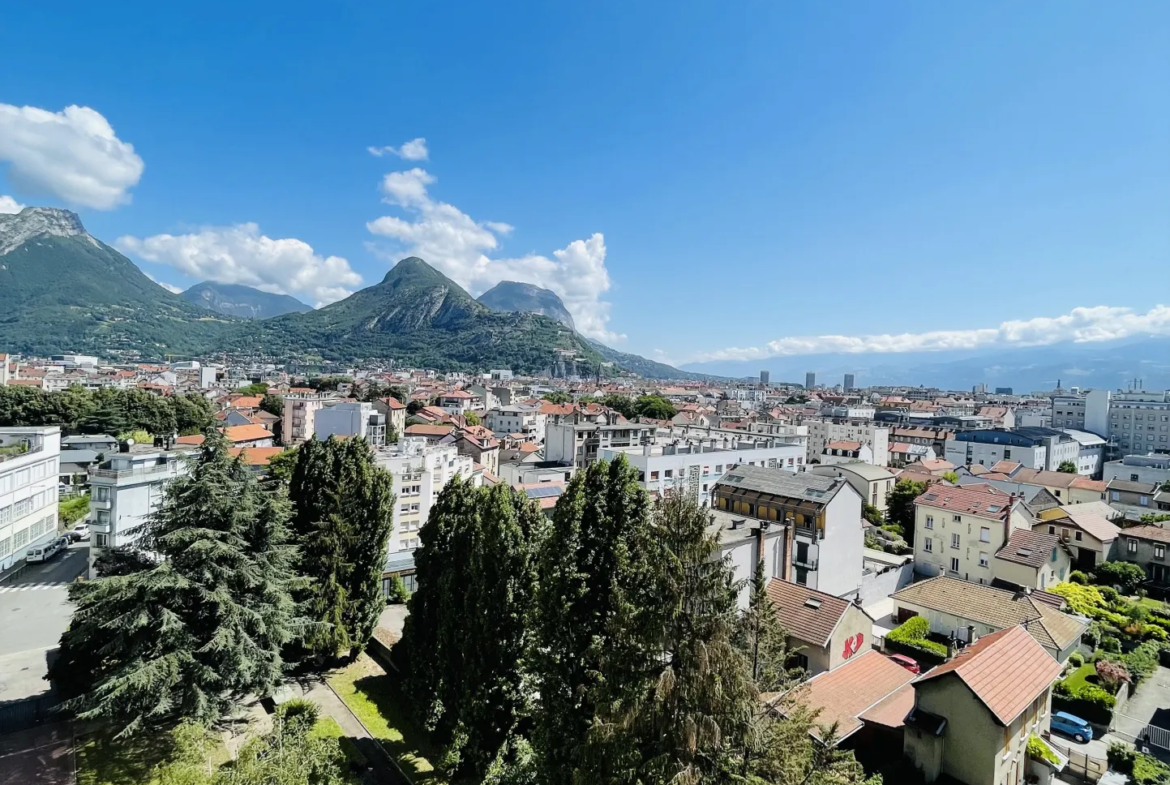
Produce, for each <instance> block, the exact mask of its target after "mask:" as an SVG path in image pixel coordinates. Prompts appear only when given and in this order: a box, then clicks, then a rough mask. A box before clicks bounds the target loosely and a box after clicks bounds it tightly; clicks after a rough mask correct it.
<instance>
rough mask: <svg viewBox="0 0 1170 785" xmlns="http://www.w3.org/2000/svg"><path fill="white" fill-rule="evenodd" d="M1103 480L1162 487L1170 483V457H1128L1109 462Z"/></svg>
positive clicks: (1154, 455) (1151, 455)
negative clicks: (1125, 481) (1126, 481)
mask: <svg viewBox="0 0 1170 785" xmlns="http://www.w3.org/2000/svg"><path fill="white" fill-rule="evenodd" d="M1101 479H1103V480H1104V481H1105V482H1109V481H1110V480H1128V481H1129V482H1142V483H1149V484H1153V485H1162V484H1164V483H1167V482H1170V455H1157V454H1150V455H1126V456H1125V457H1124V458H1122V459H1121V460H1118V461H1109V462H1107V463H1106V464H1105V468H1104V470H1103V471H1102V475H1101Z"/></svg>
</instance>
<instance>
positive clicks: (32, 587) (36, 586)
mask: <svg viewBox="0 0 1170 785" xmlns="http://www.w3.org/2000/svg"><path fill="white" fill-rule="evenodd" d="M68 585H69V584H68V583H64V582H56V583H28V584H25V585H23V586H5V587H4V588H0V594H6V593H8V592H10V591H40V590H41V589H56V588H59V587H61V586H68Z"/></svg>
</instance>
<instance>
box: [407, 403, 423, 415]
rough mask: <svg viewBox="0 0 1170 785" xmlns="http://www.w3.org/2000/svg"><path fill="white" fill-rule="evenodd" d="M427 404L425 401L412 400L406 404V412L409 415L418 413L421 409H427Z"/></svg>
mask: <svg viewBox="0 0 1170 785" xmlns="http://www.w3.org/2000/svg"><path fill="white" fill-rule="evenodd" d="M426 406H427V404H426V402H425V401H411V402H410V403H408V404H406V413H407V414H408V415H409V414H417V413H418V411H419V410H420V409H425V408H426Z"/></svg>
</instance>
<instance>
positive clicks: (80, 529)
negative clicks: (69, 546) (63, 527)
mask: <svg viewBox="0 0 1170 785" xmlns="http://www.w3.org/2000/svg"><path fill="white" fill-rule="evenodd" d="M65 536H66V537H68V538H69V542H78V541H79V540H88V539H89V524H88V523H86V522H85V521H82V522H81V523H79V524H77V525H76V526H74V527H73V528H72V529H70V530H69V531H67V532H66V533H65Z"/></svg>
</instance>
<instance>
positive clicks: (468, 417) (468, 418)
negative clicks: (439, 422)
mask: <svg viewBox="0 0 1170 785" xmlns="http://www.w3.org/2000/svg"><path fill="white" fill-rule="evenodd" d="M463 421H464V422H466V423H467V424H468V425H473V426H474V425H479V424H480V423H481V422H483V421H482V420H480V419H479V415H478V414H476V413H475V412H466V413H465V414H464V415H463Z"/></svg>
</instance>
